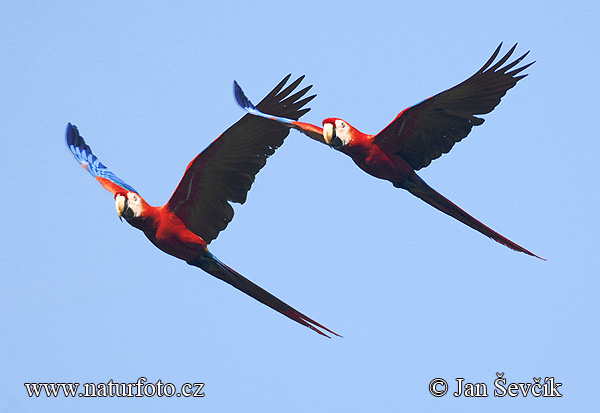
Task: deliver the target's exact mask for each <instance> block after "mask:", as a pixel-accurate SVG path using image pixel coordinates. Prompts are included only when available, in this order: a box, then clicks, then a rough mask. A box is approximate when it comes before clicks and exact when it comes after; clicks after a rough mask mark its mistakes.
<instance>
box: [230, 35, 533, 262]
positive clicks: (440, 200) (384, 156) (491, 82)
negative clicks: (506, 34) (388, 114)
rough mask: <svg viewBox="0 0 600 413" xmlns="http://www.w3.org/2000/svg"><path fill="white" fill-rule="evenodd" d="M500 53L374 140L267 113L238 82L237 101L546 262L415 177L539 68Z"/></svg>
mask: <svg viewBox="0 0 600 413" xmlns="http://www.w3.org/2000/svg"><path fill="white" fill-rule="evenodd" d="M501 47H502V43H500V45H499V46H498V48H497V49H496V51H495V52H494V54H493V55H492V57H490V59H489V60H488V61H487V62H486V63H485V64H484V65H483V67H482V68H481V69H480V70H479V71H478V72H477V73H475V74H474V75H473V76H471V77H470V78H468V79H467V80H465V81H464V82H462V83H460V84H458V85H456V86H454V87H453V88H451V89H448V90H445V91H444V92H442V93H439V94H437V95H435V96H432V97H430V98H429V99H425V100H424V101H422V102H420V103H418V104H417V105H415V106H411V107H409V108H406V109H404V110H403V111H402V112H400V114H398V116H396V118H395V119H394V120H393V121H392V123H390V124H389V125H388V126H386V127H385V128H384V129H383V130H382V131H381V132H379V133H377V134H375V135H367V134H365V133H362V132H360V131H359V130H358V129H356V128H355V127H353V126H351V125H350V124H349V123H348V122H346V121H344V120H342V119H338V118H327V119H325V120H324V121H323V127H322V128H320V127H318V126H315V125H312V124H310V123H304V122H299V121H298V120H297V119H288V118H285V117H281V116H277V115H276V114H273V113H269V112H265V111H264V110H262V109H261V108H259V107H255V106H254V105H253V104H252V102H251V101H250V100H249V99H248V98H247V97H246V96H245V95H244V92H243V91H242V89H241V88H240V86H239V85H238V84H237V82H234V96H235V99H236V101H237V103H238V104H239V105H240V106H241V107H242V108H243V109H245V110H246V111H247V112H248V113H250V114H253V115H255V116H258V117H263V118H267V119H272V120H276V121H278V122H280V123H281V124H282V125H287V126H288V127H289V128H293V129H296V130H298V131H300V132H302V133H304V134H306V135H307V136H309V137H310V138H312V139H314V140H317V141H319V142H322V143H324V144H327V145H329V146H331V147H332V148H334V149H336V150H338V151H340V152H342V153H345V154H346V155H348V156H350V157H351V158H352V160H353V161H354V163H356V165H358V167H359V168H361V169H362V170H363V171H365V172H366V173H368V174H370V175H373V176H374V177H377V178H380V179H384V180H387V181H390V182H391V183H392V184H393V185H394V187H396V188H402V189H406V190H407V191H409V192H410V193H411V194H413V195H415V196H417V197H418V198H420V199H422V200H423V201H425V202H427V203H428V204H429V205H431V206H433V207H434V208H437V209H439V210H440V211H442V212H444V213H446V214H448V215H450V216H451V217H453V218H455V219H457V220H459V221H460V222H462V223H464V224H466V225H468V226H470V227H471V228H473V229H474V230H476V231H479V232H481V233H482V234H484V235H486V236H488V237H490V238H492V239H493V240H495V241H497V242H499V243H500V244H503V245H505V246H507V247H508V248H511V249H513V250H515V251H521V252H524V253H525V254H529V255H532V256H534V257H537V258H540V259H543V258H541V257H539V256H537V255H535V254H534V253H532V252H530V251H528V250H526V249H525V248H523V247H521V246H520V245H517V244H516V243H514V242H512V241H511V240H509V239H508V238H505V237H503V236H502V235H500V234H498V233H497V232H495V231H493V230H492V229H491V228H488V227H487V226H485V225H484V224H482V223H481V222H479V221H478V220H476V219H475V218H473V217H472V216H471V215H469V214H467V213H466V212H465V211H463V210H462V209H461V208H459V207H458V206H457V205H455V204H454V203H452V202H451V201H450V200H448V199H447V198H445V197H444V196H442V195H441V194H439V193H438V192H437V191H435V190H434V189H433V188H431V187H430V186H429V185H427V183H425V181H424V180H423V179H421V178H420V177H419V176H418V175H417V174H416V172H415V171H418V170H419V169H421V168H423V167H426V166H427V165H429V164H430V163H431V161H432V160H433V159H437V158H439V157H440V156H441V155H442V154H444V153H448V152H450V149H452V147H453V146H454V144H455V143H456V142H459V141H460V140H461V139H463V138H464V137H466V136H467V135H468V134H469V132H470V131H471V129H472V128H473V126H477V125H481V124H482V123H483V121H484V120H483V119H481V118H478V117H476V116H475V115H482V114H486V113H489V112H491V111H492V110H493V109H494V108H495V107H496V106H497V105H498V104H499V103H500V98H502V96H504V95H505V94H506V92H507V91H508V90H509V89H510V88H512V87H513V86H514V85H515V84H516V83H517V82H518V81H519V80H520V79H522V78H524V77H525V76H527V75H523V74H522V75H518V74H519V73H520V72H522V71H523V70H525V69H526V68H528V67H529V66H531V65H532V64H533V63H535V62H532V63H529V64H526V65H523V66H520V67H516V68H515V66H517V65H518V64H519V63H520V62H521V61H522V60H523V59H524V58H525V56H527V54H528V53H529V52H527V53H525V54H524V55H522V56H521V57H519V58H517V59H516V60H514V61H513V62H511V63H508V64H506V65H504V64H505V63H506V61H507V60H508V59H509V58H510V56H511V55H512V54H513V52H514V50H515V48H516V47H517V45H516V44H515V45H514V46H513V47H512V48H511V49H510V50H509V51H508V53H506V55H504V57H502V58H501V59H500V60H499V61H498V62H496V63H495V64H493V65H492V63H493V62H494V60H495V59H496V57H497V56H498V54H499V53H500V49H501ZM503 65H504V66H503ZM513 68H514V69H513ZM511 69H512V70H511ZM517 75H518V76H517Z"/></svg>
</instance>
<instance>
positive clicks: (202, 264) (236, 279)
mask: <svg viewBox="0 0 600 413" xmlns="http://www.w3.org/2000/svg"><path fill="white" fill-rule="evenodd" d="M188 264H190V265H193V266H196V267H199V268H202V269H203V270H204V271H206V272H207V273H209V274H210V275H212V276H214V277H217V278H218V279H220V280H223V281H225V282H226V283H227V284H230V285H232V286H233V287H235V288H237V289H238V290H240V291H242V292H244V293H246V294H247V295H249V296H250V297H252V298H254V299H255V300H258V301H260V302H261V303H263V304H264V305H266V306H268V307H271V308H272V309H273V310H275V311H278V312H280V313H281V314H283V315H284V316H286V317H289V318H291V319H292V320H294V321H296V322H297V323H300V324H302V325H303V326H306V327H308V328H310V329H311V330H314V331H316V332H317V333H319V334H321V335H323V336H325V337H328V338H331V337H329V336H328V335H327V334H325V333H323V332H322V331H321V330H319V328H321V329H323V330H326V331H328V332H330V333H331V334H335V335H336V336H338V337H342V336H340V335H339V334H338V333H336V332H334V331H331V330H330V329H328V328H327V327H325V326H323V325H321V324H319V323H317V322H316V321H315V320H313V319H312V318H310V317H307V316H305V315H304V314H302V313H301V312H299V311H297V310H296V309H294V308H292V307H290V306H289V305H287V304H286V303H284V302H283V301H281V300H280V299H279V298H277V297H275V296H274V295H272V294H270V293H269V292H267V291H265V290H264V289H262V288H261V287H259V286H258V285H256V284H254V283H253V282H252V281H250V280H248V279H247V278H245V277H244V276H242V275H241V274H238V273H237V272H235V271H234V270H233V269H231V268H229V267H228V266H227V265H225V264H223V263H222V262H221V261H219V260H218V259H217V257H215V256H214V255H212V254H210V253H208V254H207V256H204V257H200V258H199V259H197V260H195V261H190V262H188ZM317 327H318V328H317Z"/></svg>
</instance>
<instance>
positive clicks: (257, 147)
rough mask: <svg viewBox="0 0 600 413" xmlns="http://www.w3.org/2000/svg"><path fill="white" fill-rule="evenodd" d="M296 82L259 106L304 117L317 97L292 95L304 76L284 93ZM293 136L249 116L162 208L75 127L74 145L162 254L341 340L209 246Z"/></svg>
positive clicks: (70, 136) (71, 132)
mask: <svg viewBox="0 0 600 413" xmlns="http://www.w3.org/2000/svg"><path fill="white" fill-rule="evenodd" d="M289 78H290V75H288V76H287V77H285V78H284V79H283V80H282V81H281V82H280V83H279V84H278V85H277V86H276V87H275V88H274V89H273V90H272V91H271V92H270V93H269V94H268V95H267V97H266V98H265V99H263V100H262V102H261V103H259V105H258V107H259V108H260V109H261V110H264V111H267V112H270V113H276V114H278V115H280V116H285V117H287V118H291V119H295V120H297V119H299V118H300V116H302V115H304V114H305V113H306V112H308V111H309V110H310V109H308V108H304V109H302V107H303V106H304V105H305V104H307V103H308V102H310V101H311V100H312V99H313V98H314V97H315V95H312V96H309V97H307V98H304V99H302V100H299V99H300V98H302V97H303V96H304V95H305V94H306V93H307V92H308V90H309V89H310V88H311V87H312V86H308V87H306V88H304V89H302V90H300V91H298V92H296V93H294V94H291V93H292V92H293V91H294V89H296V87H297V86H298V85H299V84H300V82H301V81H302V79H303V78H304V76H302V77H300V78H298V79H297V80H296V81H294V82H293V83H292V84H290V85H289V86H287V87H286V88H285V89H284V90H282V88H283V87H284V85H285V84H286V83H287V81H288V79H289ZM288 134H289V129H288V128H287V127H285V126H282V125H280V124H278V123H277V122H273V121H268V120H265V119H261V118H257V117H255V116H250V115H246V116H244V117H243V118H242V119H241V120H239V121H238V122H237V123H235V124H234V125H233V126H231V127H230V128H229V129H227V130H226V131H225V132H224V133H223V134H222V135H221V136H219V137H218V138H217V139H216V140H215V141H214V142H212V143H211V144H210V145H209V146H208V147H207V148H206V149H205V150H204V151H203V152H202V153H200V154H199V155H198V156H197V157H196V158H195V159H194V160H193V161H192V162H191V163H190V164H189V165H188V167H187V169H186V171H185V174H184V175H183V178H182V179H181V182H180V183H179V185H178V186H177V189H175V192H174V193H173V195H172V196H171V199H170V200H169V202H167V203H166V204H165V205H164V206H161V207H153V206H150V205H148V203H147V202H146V201H144V199H143V198H142V197H141V196H140V194H139V193H138V191H136V190H135V189H134V188H133V187H131V186H130V185H128V184H126V183H125V182H124V181H123V180H121V179H119V178H118V177H117V176H116V175H115V174H114V173H112V172H111V171H109V170H108V169H107V168H106V166H104V165H103V164H102V163H101V162H100V161H99V160H98V158H96V156H94V155H93V154H92V151H91V149H90V147H89V146H88V145H86V143H85V141H84V140H83V138H82V137H81V136H80V135H79V132H78V130H77V128H76V127H75V126H74V125H71V124H70V123H69V124H68V126H67V133H66V140H67V145H68V147H69V149H70V150H71V152H73V155H74V156H75V159H76V160H77V161H78V162H79V163H80V164H81V165H82V166H83V167H84V168H85V169H87V171H88V172H89V173H90V174H91V175H92V176H93V177H95V178H96V179H97V180H98V181H99V182H100V183H101V184H102V186H103V187H104V188H105V189H107V190H109V191H110V192H112V193H113V194H114V195H115V204H116V208H117V213H118V214H119V217H120V218H121V217H122V218H125V220H126V221H127V222H128V223H129V224H131V225H132V226H134V227H135V228H138V229H140V230H142V231H143V232H144V234H145V235H146V237H148V239H149V240H150V241H151V242H152V243H153V244H154V245H156V246H157V247H158V248H159V249H161V250H162V251H164V252H166V253H167V254H170V255H173V256H175V257H177V258H180V259H182V260H184V261H186V262H187V263H188V264H190V265H193V266H196V267H199V268H201V269H203V270H204V271H206V272H207V273H209V274H211V275H213V276H215V277H217V278H219V279H221V280H223V281H225V282H226V283H228V284H231V285H232V286H234V287H235V288H237V289H239V290H241V291H243V292H244V293H246V294H248V295H249V296H250V297H252V298H254V299H256V300H258V301H260V302H261V303H263V304H265V305H267V306H269V307H271V308H272V309H274V310H276V311H278V312H280V313H281V314H283V315H285V316H287V317H289V318H291V319H292V320H294V321H296V322H298V323H300V324H302V325H304V326H306V327H309V328H311V329H313V330H314V331H316V332H318V333H319V334H321V335H324V336H326V337H329V336H327V335H326V334H325V333H323V332H322V331H321V330H319V328H321V329H323V330H326V331H328V332H330V333H332V334H335V335H338V334H336V333H334V332H333V331H331V330H329V329H328V328H327V327H324V326H323V325H321V324H319V323H318V322H316V321H314V320H313V319H311V318H309V317H307V316H305V315H304V314H302V313H300V312H299V311H297V310H295V309H294V308H292V307H290V306H289V305H287V304H286V303H284V302H283V301H281V300H279V299H278V298H277V297H275V296H273V295H271V294H270V293H268V292H267V291H265V290H263V289H262V288H260V287H259V286H258V285H256V284H254V283H252V282H251V281H249V280H248V279H246V278H244V277H243V276H242V275H240V274H238V273H237V272H235V271H234V270H232V269H231V268H229V267H228V266H227V265H225V264H223V263H222V262H221V261H219V260H218V259H217V258H216V257H215V256H214V255H212V254H211V253H210V252H209V251H208V249H207V245H208V244H209V243H210V242H211V241H212V240H213V239H215V238H216V237H217V235H218V234H219V232H220V231H222V230H224V229H225V227H227V224H228V223H229V221H231V219H232V218H233V208H232V207H231V205H230V203H229V202H228V201H231V202H237V203H240V204H243V203H244V202H245V201H246V195H247V192H248V191H249V190H250V187H251V185H252V183H253V182H254V177H255V175H256V174H257V173H258V171H259V170H260V169H261V168H262V167H263V166H264V165H265V163H266V161H267V157H269V156H270V155H272V154H273V153H274V152H275V150H276V149H277V148H278V147H279V146H281V145H282V144H283V140H284V139H285V137H286V136H287V135H288ZM317 327H318V328H317Z"/></svg>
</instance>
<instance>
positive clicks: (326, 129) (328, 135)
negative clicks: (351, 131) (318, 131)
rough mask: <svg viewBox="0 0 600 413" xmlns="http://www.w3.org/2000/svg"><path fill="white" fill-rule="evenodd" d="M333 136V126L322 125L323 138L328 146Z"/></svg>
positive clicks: (328, 124) (329, 124)
mask: <svg viewBox="0 0 600 413" xmlns="http://www.w3.org/2000/svg"><path fill="white" fill-rule="evenodd" d="M334 136H335V131H334V129H333V124H331V123H326V124H325V125H323V137H325V142H327V144H328V145H329V144H330V142H331V140H332V139H333V138H334Z"/></svg>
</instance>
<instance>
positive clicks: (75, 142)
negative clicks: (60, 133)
mask: <svg viewBox="0 0 600 413" xmlns="http://www.w3.org/2000/svg"><path fill="white" fill-rule="evenodd" d="M66 139H67V146H68V147H69V149H70V150H71V152H72V153H73V156H75V159H76V160H77V162H79V163H80V164H81V166H83V167H84V168H85V169H86V170H87V171H88V172H89V173H90V175H92V176H93V177H94V178H96V179H97V180H98V181H99V182H100V183H101V184H102V186H103V187H104V188H105V189H107V190H108V191H110V192H112V193H113V194H116V193H118V192H127V191H130V192H135V193H137V191H136V190H135V189H133V187H132V186H130V185H128V184H127V183H125V182H124V181H123V180H122V179H121V178H119V177H118V176H117V175H115V174H114V173H112V172H111V171H109V170H108V168H106V166H104V164H103V163H102V162H100V160H99V159H98V158H96V155H94V154H93V153H92V149H91V148H90V147H89V146H88V145H86V143H85V141H84V140H83V138H82V137H81V135H79V131H78V130H77V127H76V126H75V125H72V124H70V123H69V124H68V125H67V135H66Z"/></svg>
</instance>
